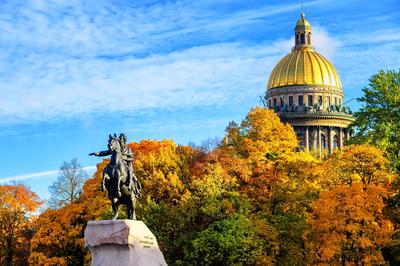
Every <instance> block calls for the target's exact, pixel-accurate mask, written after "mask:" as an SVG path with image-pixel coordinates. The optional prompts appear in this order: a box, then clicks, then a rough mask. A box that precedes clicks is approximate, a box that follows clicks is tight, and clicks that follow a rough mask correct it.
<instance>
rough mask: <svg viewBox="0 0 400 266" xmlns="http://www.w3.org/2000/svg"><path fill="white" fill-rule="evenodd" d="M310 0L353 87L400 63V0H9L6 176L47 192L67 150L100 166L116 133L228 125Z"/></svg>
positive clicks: (329, 53)
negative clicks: (95, 155)
mask: <svg viewBox="0 0 400 266" xmlns="http://www.w3.org/2000/svg"><path fill="white" fill-rule="evenodd" d="M302 3H303V4H304V11H305V14H306V17H307V19H308V20H309V21H310V22H311V24H312V26H313V43H314V46H315V48H316V49H317V51H318V52H320V53H321V54H323V55H324V56H326V57H327V58H328V59H330V61H331V62H332V63H333V64H334V65H335V67H336V69H337V70H338V72H339V74H340V77H341V80H342V84H343V88H344V93H345V96H346V99H348V100H349V99H352V98H357V97H360V96H361V89H362V88H363V87H364V86H366V85H367V84H368V78H369V77H370V76H371V75H372V74H374V73H376V72H377V71H378V70H380V69H396V70H398V69H399V67H400V2H399V1H398V0H382V1H344V0H335V1H333V0H332V1H331V0H326V1H325V0H321V1H318V0H317V1H304V2H299V1H286V2H284V1H230V0H221V1H216V0H212V1H211V0H205V1H138V0H135V1H101V0H98V1H80V0H68V1H67V0H64V1H63V0H53V1H50V0H32V1H29V0H3V1H1V3H0V31H1V34H0V91H1V97H0V147H1V148H0V151H1V154H2V155H1V160H0V167H1V174H0V182H1V183H5V182H6V181H7V182H12V181H13V180H14V181H17V182H23V183H25V184H27V185H29V186H31V188H32V189H33V190H34V191H36V192H38V193H39V195H40V196H42V197H43V198H47V197H48V196H49V195H48V191H47V187H48V186H49V185H50V184H51V183H52V182H53V181H54V180H55V178H56V176H57V169H58V168H59V166H60V165H61V164H62V163H63V161H69V160H70V159H71V158H73V157H77V158H78V160H79V162H80V163H81V164H82V165H84V166H86V167H88V168H87V169H88V172H89V174H91V173H92V172H93V166H94V165H95V164H96V163H98V162H99V161H100V160H99V159H98V158H91V157H89V156H87V154H88V153H90V152H93V151H97V150H102V149H104V148H105V145H106V141H107V136H108V134H109V133H114V132H116V133H119V132H126V134H127V135H128V138H129V140H130V141H140V140H141V139H164V138H167V139H173V140H175V141H176V142H178V143H181V144H187V143H188V142H189V141H193V142H197V143H200V142H201V141H202V140H204V139H207V138H213V137H215V136H223V134H224V129H225V127H226V125H227V124H228V122H229V121H231V120H235V121H240V120H241V119H242V118H243V117H244V116H245V114H246V113H247V112H248V110H249V109H250V108H251V107H252V106H255V105H258V104H259V97H260V96H263V95H264V94H265V83H266V80H267V79H268V75H269V73H270V71H271V70H272V68H273V67H274V65H275V64H276V63H277V62H278V61H279V59H280V58H281V57H283V56H284V55H285V54H287V53H288V52H289V51H290V49H291V47H292V46H293V28H294V25H295V23H296V21H297V19H298V17H299V13H300V11H301V4H302ZM349 105H350V106H351V108H352V109H353V110H357V108H359V105H358V103H357V102H356V101H354V100H353V101H351V102H349Z"/></svg>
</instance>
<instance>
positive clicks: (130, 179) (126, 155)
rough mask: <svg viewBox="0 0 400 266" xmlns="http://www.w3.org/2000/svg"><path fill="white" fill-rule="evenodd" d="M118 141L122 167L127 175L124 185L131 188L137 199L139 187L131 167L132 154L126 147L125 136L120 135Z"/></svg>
mask: <svg viewBox="0 0 400 266" xmlns="http://www.w3.org/2000/svg"><path fill="white" fill-rule="evenodd" d="M119 141H120V143H121V152H122V160H123V161H124V166H125V169H126V173H127V183H126V185H127V187H128V189H129V190H130V189H131V188H133V192H134V193H135V195H136V197H139V196H140V189H141V185H140V183H139V180H138V179H137V177H136V175H135V173H134V172H133V166H132V161H133V153H132V150H131V149H130V148H129V147H128V145H126V141H127V138H126V135H125V134H123V133H121V134H120V135H119ZM131 185H132V186H131Z"/></svg>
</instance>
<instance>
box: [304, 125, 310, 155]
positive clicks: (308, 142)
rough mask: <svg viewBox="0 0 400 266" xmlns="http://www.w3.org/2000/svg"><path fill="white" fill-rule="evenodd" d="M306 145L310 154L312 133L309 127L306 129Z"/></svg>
mask: <svg viewBox="0 0 400 266" xmlns="http://www.w3.org/2000/svg"><path fill="white" fill-rule="evenodd" d="M305 138H306V139H305V144H306V152H308V151H309V150H310V133H309V130H308V127H306V130H305Z"/></svg>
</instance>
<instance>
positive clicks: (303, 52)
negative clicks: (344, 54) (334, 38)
mask: <svg viewBox="0 0 400 266" xmlns="http://www.w3.org/2000/svg"><path fill="white" fill-rule="evenodd" d="M294 31H295V46H294V47H293V49H292V52H291V53H289V54H288V55H286V56H285V57H283V58H282V59H281V60H280V61H279V63H278V64H277V65H276V66H275V68H274V69H273V70H272V72H271V74H270V76H269V79H268V83H267V88H268V89H271V88H276V87H283V86H290V85H317V86H329V87H336V88H339V89H341V88H342V84H341V82H340V78H339V75H338V73H337V72H336V69H335V67H334V66H333V65H332V63H331V62H329V61H328V59H326V58H325V57H323V56H322V55H320V54H319V53H317V52H316V51H315V50H314V48H313V47H312V46H311V24H310V22H308V20H306V19H305V18H304V13H303V12H302V13H301V17H300V19H299V20H298V21H297V23H296V27H295V30H294Z"/></svg>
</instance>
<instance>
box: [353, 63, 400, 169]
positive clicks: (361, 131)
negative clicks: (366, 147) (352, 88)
mask: <svg viewBox="0 0 400 266" xmlns="http://www.w3.org/2000/svg"><path fill="white" fill-rule="evenodd" d="M363 92H364V95H363V96H362V97H361V98H358V99H357V100H358V101H359V102H361V103H362V107H361V108H360V110H359V111H357V112H355V114H354V116H355V118H356V121H355V126H356V127H357V131H356V132H357V133H356V135H355V136H354V138H353V141H355V142H358V143H365V142H366V143H369V144H372V145H374V146H377V147H379V148H380V149H382V150H383V151H385V152H386V154H387V155H388V157H389V159H390V161H391V165H392V167H393V168H394V169H397V171H400V163H399V162H400V157H399V156H400V71H393V70H389V71H383V70H381V71H379V72H378V73H377V74H375V75H373V76H372V77H371V78H370V79H369V86H368V87H365V88H364V89H363Z"/></svg>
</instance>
